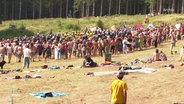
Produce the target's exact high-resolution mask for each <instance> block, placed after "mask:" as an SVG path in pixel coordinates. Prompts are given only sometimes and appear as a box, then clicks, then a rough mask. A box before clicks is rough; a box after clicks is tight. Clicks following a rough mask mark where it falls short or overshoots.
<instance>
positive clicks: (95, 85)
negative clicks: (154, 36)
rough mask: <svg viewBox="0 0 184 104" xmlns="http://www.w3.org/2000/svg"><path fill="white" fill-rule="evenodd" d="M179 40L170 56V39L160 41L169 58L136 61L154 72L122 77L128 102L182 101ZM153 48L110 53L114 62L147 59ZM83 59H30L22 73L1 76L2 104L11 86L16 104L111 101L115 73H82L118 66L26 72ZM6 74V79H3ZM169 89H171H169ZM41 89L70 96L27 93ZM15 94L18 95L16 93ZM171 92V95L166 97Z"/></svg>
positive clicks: (8, 98)
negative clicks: (51, 96) (37, 95)
mask: <svg viewBox="0 0 184 104" xmlns="http://www.w3.org/2000/svg"><path fill="white" fill-rule="evenodd" d="M180 44H181V41H177V44H176V47H174V50H176V51H178V53H176V54H174V55H171V54H170V52H169V45H170V43H169V42H166V43H162V45H160V46H159V48H158V49H160V50H162V51H163V52H165V53H166V55H167V57H168V61H166V62H154V63H151V64H136V65H138V66H141V67H151V68H155V69H156V70H157V72H155V73H152V74H144V73H129V74H128V75H126V76H125V78H124V80H125V81H126V82H127V84H128V88H129V90H128V104H158V103H162V104H169V103H172V102H174V101H183V98H184V95H183V93H184V84H183V80H182V78H183V77H184V76H183V75H184V71H183V69H184V68H183V67H181V66H180V64H181V62H179V61H178V60H179V51H180V48H181V47H180ZM154 51H155V49H154V48H151V49H148V50H144V51H137V52H133V53H129V54H126V55H125V54H120V55H113V56H112V60H113V61H120V62H121V63H129V62H132V61H134V59H136V58H138V59H143V58H150V57H152V55H153V52H154ZM93 59H94V61H96V62H97V63H99V64H100V63H102V62H103V61H104V58H103V57H93ZM82 61H83V59H78V58H74V57H73V58H72V60H49V61H48V62H47V63H45V62H43V61H37V59H36V62H31V67H30V69H25V71H24V72H21V73H18V72H15V73H9V74H5V75H0V80H1V85H0V93H1V95H2V96H1V99H0V103H1V104H9V103H11V91H12V88H13V93H14V95H15V96H13V103H15V104H17V103H18V104H94V103H97V104H108V103H110V91H109V86H110V84H111V82H112V81H113V80H114V79H116V75H105V76H96V77H89V76H85V75H84V73H87V72H99V71H114V70H117V69H118V67H98V68H87V69H84V68H79V69H60V70H45V71H37V72H31V73H27V71H29V70H35V69H40V66H42V65H45V64H47V65H49V66H52V65H58V66H68V65H71V64H73V65H74V66H80V65H81V64H82ZM169 64H173V65H174V66H175V68H174V69H172V70H167V69H165V68H163V67H162V66H163V65H169ZM21 67H22V63H16V62H15V59H14V57H13V60H12V63H11V64H6V65H5V67H4V69H17V68H21ZM26 74H30V75H35V74H38V75H41V76H42V78H41V79H28V80H25V79H20V80H15V79H11V78H12V77H15V76H16V75H20V76H25V75H26ZM5 77H8V79H7V80H4V79H3V78H5ZM52 77H54V78H52ZM171 89H172V90H171ZM43 91H57V92H61V93H67V94H69V96H65V97H56V98H48V99H45V100H43V99H37V98H34V97H32V96H30V95H29V93H35V92H43ZM16 95H17V96H16ZM168 95H172V96H168ZM140 99H141V100H140Z"/></svg>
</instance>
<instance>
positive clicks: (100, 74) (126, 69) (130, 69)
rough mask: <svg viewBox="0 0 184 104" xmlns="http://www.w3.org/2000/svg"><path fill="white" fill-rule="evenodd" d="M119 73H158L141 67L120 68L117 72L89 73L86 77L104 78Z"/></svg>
mask: <svg viewBox="0 0 184 104" xmlns="http://www.w3.org/2000/svg"><path fill="white" fill-rule="evenodd" d="M119 71H123V72H125V74H128V73H132V72H141V73H146V74H150V73H153V72H156V71H157V70H155V69H153V68H142V67H139V66H130V67H128V66H127V67H120V68H119V70H117V71H101V72H88V73H86V74H84V75H86V76H102V75H110V74H117V73H118V72H119Z"/></svg>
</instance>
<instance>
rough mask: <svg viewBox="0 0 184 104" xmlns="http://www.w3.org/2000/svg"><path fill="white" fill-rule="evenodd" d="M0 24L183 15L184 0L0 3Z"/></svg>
mask: <svg viewBox="0 0 184 104" xmlns="http://www.w3.org/2000/svg"><path fill="white" fill-rule="evenodd" d="M0 4H1V6H0V20H18V19H39V18H68V17H69V18H81V17H88V16H107V15H116V14H126V15H136V14H149V13H153V12H156V13H161V14H171V13H179V14H183V13H184V0H0Z"/></svg>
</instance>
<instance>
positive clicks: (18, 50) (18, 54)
mask: <svg viewBox="0 0 184 104" xmlns="http://www.w3.org/2000/svg"><path fill="white" fill-rule="evenodd" d="M14 53H15V56H16V58H17V62H21V57H22V55H23V48H22V45H21V44H19V45H17V46H15V49H14Z"/></svg>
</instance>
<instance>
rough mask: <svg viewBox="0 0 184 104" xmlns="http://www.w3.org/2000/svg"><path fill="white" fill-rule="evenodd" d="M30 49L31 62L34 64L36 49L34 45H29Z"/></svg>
mask: <svg viewBox="0 0 184 104" xmlns="http://www.w3.org/2000/svg"><path fill="white" fill-rule="evenodd" d="M30 49H31V60H32V61H33V62H34V57H35V55H36V47H35V46H34V43H31V44H30Z"/></svg>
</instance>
